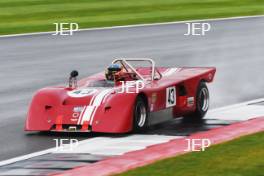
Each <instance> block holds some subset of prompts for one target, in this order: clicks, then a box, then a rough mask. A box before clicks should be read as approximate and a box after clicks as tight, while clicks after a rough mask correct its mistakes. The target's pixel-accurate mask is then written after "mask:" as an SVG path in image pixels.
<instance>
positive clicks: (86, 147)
mask: <svg viewBox="0 0 264 176" xmlns="http://www.w3.org/2000/svg"><path fill="white" fill-rule="evenodd" d="M258 102H264V98H261V99H255V100H252V101H247V102H244V103H238V104H234V105H230V106H225V107H221V108H217V109H213V110H210V111H209V112H208V115H209V116H210V114H214V115H215V117H216V118H219V116H218V115H222V114H221V112H226V111H228V110H232V109H236V108H240V109H241V110H240V111H241V112H240V113H241V114H243V112H242V110H243V108H244V107H247V105H248V104H252V103H258ZM250 106H253V107H256V106H258V107H259V108H262V109H263V110H262V111H261V113H262V115H264V108H263V106H259V105H250ZM245 110H246V111H247V108H245ZM250 111H251V110H250ZM236 112H237V111H236ZM250 113H251V112H250ZM237 116H240V114H238V115H237ZM206 119H213V118H207V117H206ZM214 119H215V118H214ZM220 119H221V117H220ZM246 119H247V118H245V119H242V120H246ZM225 120H232V119H225ZM240 120H241V119H240ZM146 136H148V137H150V138H149V139H147V140H146V141H142V139H145V138H147V137H146ZM146 136H144V135H130V136H126V137H122V138H110V137H95V138H92V139H86V140H83V141H80V142H79V149H80V151H71V153H92V154H104V153H103V151H105V150H106V148H108V149H111V148H112V149H113V150H114V151H113V152H110V151H109V152H108V153H106V154H108V155H112V154H113V155H116V154H123V153H126V152H128V151H131V150H135V149H143V148H144V147H147V146H149V145H154V144H157V143H163V142H167V141H169V140H171V139H173V138H179V136H165V135H164V136H163V135H146ZM151 136H152V137H154V138H155V140H154V139H152V138H151ZM108 140H111V142H110V143H108ZM133 140H134V142H135V143H136V144H135V145H133V146H131V147H127V148H121V146H122V147H124V146H125V145H126V144H127V142H129V141H130V142H131V141H133ZM134 142H133V143H134ZM99 143H100V144H104V145H103V146H102V145H99ZM94 144H96V145H94ZM119 144H120V147H119ZM54 145H55V141H54ZM94 146H97V147H94ZM98 146H100V147H99V148H98ZM49 153H59V152H58V151H57V150H56V148H55V147H54V148H50V149H47V150H43V151H39V152H34V153H31V154H27V155H23V156H19V157H15V158H11V159H8V160H4V161H1V162H0V167H1V166H4V165H7V164H11V163H15V162H18V161H22V160H26V159H30V158H33V157H36V156H41V155H44V154H49ZM63 153H67V152H63Z"/></svg>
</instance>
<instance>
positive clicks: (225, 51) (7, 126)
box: [0, 17, 264, 160]
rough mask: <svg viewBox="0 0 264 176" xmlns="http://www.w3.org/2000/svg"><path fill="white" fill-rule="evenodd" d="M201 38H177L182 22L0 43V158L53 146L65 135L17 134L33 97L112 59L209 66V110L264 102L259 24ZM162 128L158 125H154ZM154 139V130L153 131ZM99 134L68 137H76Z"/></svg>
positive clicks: (218, 29)
mask: <svg viewBox="0 0 264 176" xmlns="http://www.w3.org/2000/svg"><path fill="white" fill-rule="evenodd" d="M210 24H211V25H212V30H211V31H210V32H208V33H207V35H206V36H184V35H183V34H184V33H186V31H187V25H186V24H168V25H157V26H145V27H132V28H120V29H107V30H95V31H82V32H79V33H75V34H74V35H73V36H52V35H50V34H45V35H34V36H20V37H10V38H0V80H1V84H0V119H1V123H0V160H4V159H9V158H13V157H16V156H20V155H24V154H28V153H31V152H35V151H39V150H43V149H47V148H50V147H55V141H54V140H53V139H54V138H60V137H62V138H67V137H68V136H69V135H68V134H64V135H47V134H39V133H30V134H27V133H25V132H24V131H23V127H24V121H25V117H26V111H27V107H28V104H29V102H30V99H31V98H32V95H33V93H34V92H35V91H36V90H37V89H39V88H42V87H45V86H49V85H57V84H67V79H68V76H69V73H70V71H71V70H73V69H77V70H79V72H80V78H83V77H85V76H87V75H90V74H93V73H96V72H99V71H102V70H104V68H105V67H106V66H107V65H108V64H109V63H110V62H111V60H112V59H113V58H116V57H150V58H154V59H155V61H156V63H157V65H160V66H170V67H180V66H215V67H217V74H216V78H215V82H214V83H213V84H212V85H210V87H209V88H210V91H211V108H215V107H221V106H225V105H229V104H234V103H239V102H243V101H247V100H251V99H255V98H261V97H264V92H263V87H264V81H263V75H264V69H263V65H264V58H263V46H264V18H263V17H258V18H248V19H235V20H222V21H213V22H210ZM161 128H162V127H161ZM159 133H162V129H159ZM98 135H104V134H86V135H81V136H80V135H71V136H73V137H77V138H78V139H84V138H90V137H93V136H98Z"/></svg>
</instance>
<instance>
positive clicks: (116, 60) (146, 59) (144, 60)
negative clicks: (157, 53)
mask: <svg viewBox="0 0 264 176" xmlns="http://www.w3.org/2000/svg"><path fill="white" fill-rule="evenodd" d="M128 61H139V62H149V63H150V64H151V80H152V81H153V80H156V79H157V78H155V72H157V73H158V74H159V76H160V77H159V79H161V77H162V75H161V74H160V72H159V71H158V70H157V69H156V67H155V62H154V61H153V60H152V59H149V58H120V59H114V60H113V62H112V63H113V64H114V63H117V62H121V64H122V65H123V66H124V64H123V63H125V64H126V65H128V66H129V67H130V69H131V70H132V71H133V72H135V73H136V74H137V75H138V77H140V79H142V80H144V78H143V76H142V75H140V74H139V73H138V72H137V70H136V69H135V68H134V67H133V66H132V65H131V64H130V63H128Z"/></svg>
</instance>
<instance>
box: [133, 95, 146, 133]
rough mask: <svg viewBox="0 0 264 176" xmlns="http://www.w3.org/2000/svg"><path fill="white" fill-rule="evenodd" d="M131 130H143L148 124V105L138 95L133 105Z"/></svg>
mask: <svg viewBox="0 0 264 176" xmlns="http://www.w3.org/2000/svg"><path fill="white" fill-rule="evenodd" d="M133 115H134V119H133V132H136V133H137V132H143V131H145V130H146V129H147V126H148V116H149V112H148V107H147V103H146V102H145V101H144V99H143V97H141V96H138V97H137V99H136V102H135V106H134V114H133Z"/></svg>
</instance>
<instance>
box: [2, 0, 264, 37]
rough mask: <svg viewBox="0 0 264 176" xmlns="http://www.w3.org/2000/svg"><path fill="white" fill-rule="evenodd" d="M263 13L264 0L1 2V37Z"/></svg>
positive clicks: (12, 0) (46, 0) (40, 0)
mask: <svg viewBox="0 0 264 176" xmlns="http://www.w3.org/2000/svg"><path fill="white" fill-rule="evenodd" d="M260 14H264V1H263V0H239V1H238V0H203V1H200V0H155V1H153V0H100V1H99V0H74V1H73V0H0V35H3V34H14V33H28V32H40V31H54V30H55V25H54V24H53V23H57V22H76V23H78V24H79V26H80V28H90V27H103V26H116V25H129V24H141V23H154V22H169V21H178V20H192V19H206V18H219V17H233V16H245V15H246V16H247V15H260Z"/></svg>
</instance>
